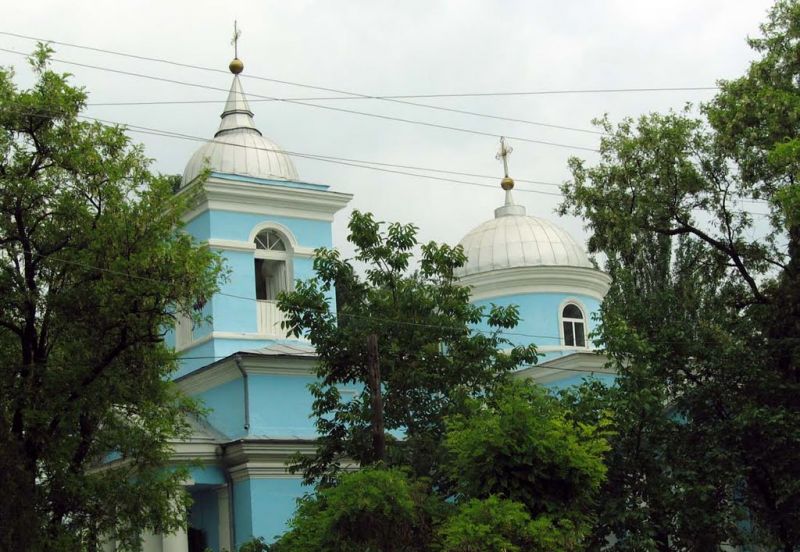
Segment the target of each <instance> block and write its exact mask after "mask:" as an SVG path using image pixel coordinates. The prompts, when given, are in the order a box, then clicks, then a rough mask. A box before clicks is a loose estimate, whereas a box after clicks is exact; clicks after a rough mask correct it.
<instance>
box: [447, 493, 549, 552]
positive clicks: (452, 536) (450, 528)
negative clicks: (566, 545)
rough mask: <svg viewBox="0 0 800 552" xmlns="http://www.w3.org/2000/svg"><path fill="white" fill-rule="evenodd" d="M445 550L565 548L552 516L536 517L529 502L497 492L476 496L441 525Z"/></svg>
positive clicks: (543, 551) (499, 551) (502, 551)
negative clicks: (533, 516)
mask: <svg viewBox="0 0 800 552" xmlns="http://www.w3.org/2000/svg"><path fill="white" fill-rule="evenodd" d="M440 532H441V535H442V544H441V546H442V550H443V551H444V552H522V551H525V552H539V551H541V552H552V551H555V550H563V548H562V547H561V546H560V544H561V542H560V539H559V537H561V535H559V532H558V531H557V530H556V529H555V528H554V527H553V526H552V523H551V522H550V520H549V519H547V518H544V517H540V518H538V519H537V520H536V521H533V520H531V516H530V514H529V513H528V511H527V510H526V509H525V506H523V505H522V504H520V503H519V502H514V501H513V500H506V499H502V498H499V497H497V496H490V497H489V498H487V499H484V500H479V499H477V498H473V499H471V500H469V501H467V502H465V503H463V504H461V505H460V506H459V508H458V511H457V512H456V513H454V514H453V515H452V516H450V518H449V519H448V520H447V521H446V522H445V523H444V525H443V527H442V529H441V531H440Z"/></svg>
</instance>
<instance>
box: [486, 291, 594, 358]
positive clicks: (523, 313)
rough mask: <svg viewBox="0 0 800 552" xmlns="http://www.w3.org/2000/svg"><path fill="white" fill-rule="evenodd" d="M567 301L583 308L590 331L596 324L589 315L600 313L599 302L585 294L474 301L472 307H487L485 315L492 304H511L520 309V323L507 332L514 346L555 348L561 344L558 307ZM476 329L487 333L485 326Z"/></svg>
mask: <svg viewBox="0 0 800 552" xmlns="http://www.w3.org/2000/svg"><path fill="white" fill-rule="evenodd" d="M567 299H574V300H576V301H577V302H578V303H580V304H581V305H582V306H583V308H584V311H585V312H586V314H587V316H588V320H587V326H588V329H589V332H591V331H593V330H594V326H595V321H594V320H593V319H592V314H593V313H595V312H597V311H598V310H599V308H600V302H599V301H598V300H597V299H595V298H593V297H589V296H586V295H577V294H567V293H528V294H520V295H506V296H503V297H497V298H490V299H481V300H480V301H475V304H476V305H478V306H484V307H486V312H488V311H489V309H490V308H491V305H492V303H494V304H495V305H499V306H503V307H507V306H510V305H517V306H518V307H519V316H520V323H519V325H518V326H517V327H516V328H515V329H513V330H509V334H510V335H509V336H508V337H509V339H510V340H511V341H512V342H513V343H514V344H516V345H530V344H531V343H535V344H536V345H539V346H558V345H560V344H561V342H560V338H559V335H560V332H559V329H560V328H559V314H560V313H559V307H560V306H561V304H562V303H563V302H564V301H565V300H567ZM478 329H480V330H484V331H486V330H489V326H488V325H487V324H485V323H484V324H481V325H480V326H478ZM587 333H588V332H587ZM514 334H526V335H514Z"/></svg>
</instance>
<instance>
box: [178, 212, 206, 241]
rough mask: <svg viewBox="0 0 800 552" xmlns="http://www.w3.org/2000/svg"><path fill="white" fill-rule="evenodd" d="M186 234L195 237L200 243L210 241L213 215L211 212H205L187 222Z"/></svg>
mask: <svg viewBox="0 0 800 552" xmlns="http://www.w3.org/2000/svg"><path fill="white" fill-rule="evenodd" d="M184 232H187V233H189V234H191V235H192V236H194V239H195V240H197V241H198V242H204V241H208V239H209V238H210V237H211V215H210V214H209V212H208V211H203V212H202V213H200V214H199V215H197V216H196V217H194V218H193V219H192V220H190V221H189V222H187V223H186V226H185V227H184Z"/></svg>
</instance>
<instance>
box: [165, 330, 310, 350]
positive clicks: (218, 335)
mask: <svg viewBox="0 0 800 552" xmlns="http://www.w3.org/2000/svg"><path fill="white" fill-rule="evenodd" d="M212 339H235V340H237V341H274V340H275V336H274V335H272V334H264V333H257V332H219V331H215V332H211V333H207V334H206V335H204V336H203V337H200V338H198V339H195V340H194V341H192V342H191V343H187V344H186V346H185V347H176V349H175V350H176V351H178V352H181V353H185V352H186V351H188V350H190V349H193V348H194V347H198V346H199V345H202V344H203V343H207V342H209V341H211V340H212ZM298 341H302V342H303V343H308V341H307V340H304V339H298Z"/></svg>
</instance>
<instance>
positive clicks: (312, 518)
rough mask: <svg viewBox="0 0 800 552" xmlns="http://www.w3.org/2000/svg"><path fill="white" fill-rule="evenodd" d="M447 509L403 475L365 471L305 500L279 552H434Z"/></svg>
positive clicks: (349, 475)
mask: <svg viewBox="0 0 800 552" xmlns="http://www.w3.org/2000/svg"><path fill="white" fill-rule="evenodd" d="M445 509H446V506H445V505H444V504H443V503H441V502H440V501H439V500H438V499H436V498H435V497H433V496H432V495H430V494H429V488H428V487H427V486H426V485H425V484H424V483H423V482H419V481H411V480H410V479H409V477H408V475H407V474H406V473H404V472H403V471H401V470H399V469H384V468H365V469H363V470H360V471H357V472H350V473H345V474H342V475H340V477H339V480H338V482H337V485H335V486H332V487H327V488H324V489H321V490H319V492H317V494H315V495H311V496H308V497H305V498H303V499H301V500H300V502H299V507H298V510H297V513H296V514H295V516H294V517H293V518H292V520H291V521H290V523H289V531H288V532H287V533H286V534H285V535H283V537H281V539H280V540H279V541H278V542H277V543H276V544H275V545H274V546H273V550H274V551H275V552H281V551H283V550H286V551H292V552H339V551H342V552H344V551H351V550H352V551H356V550H358V551H363V552H411V551H419V552H422V551H425V550H430V544H431V542H432V541H433V539H434V523H436V522H437V518H439V517H440V516H441V513H442V511H443V510H445Z"/></svg>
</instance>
